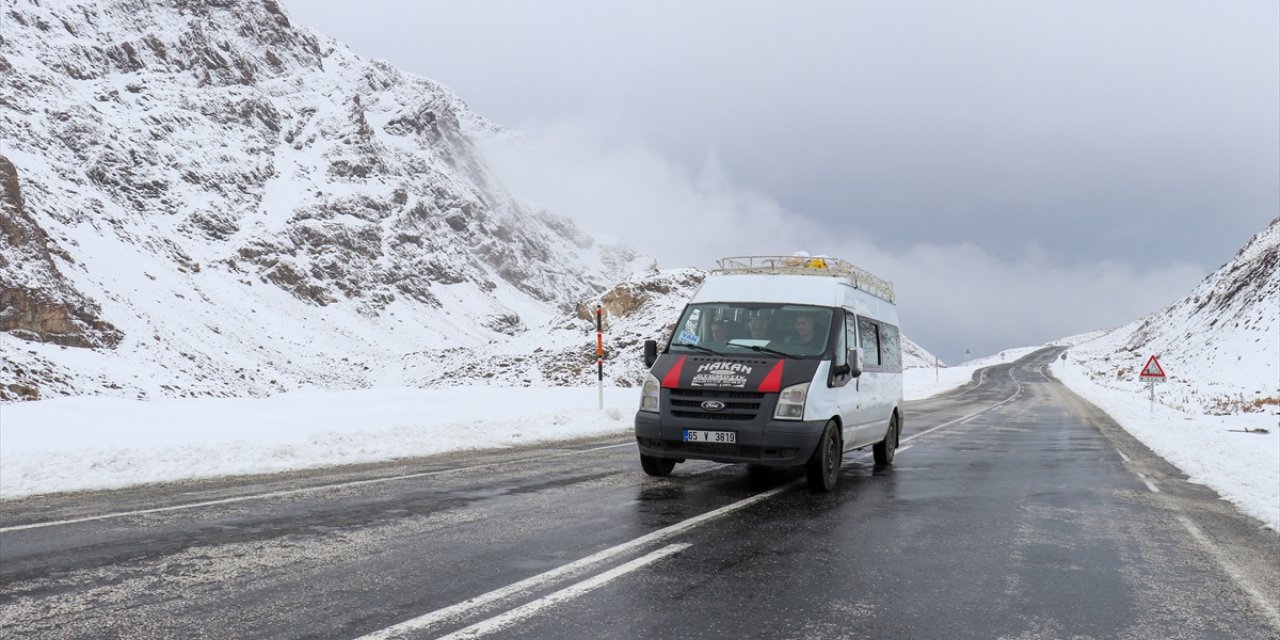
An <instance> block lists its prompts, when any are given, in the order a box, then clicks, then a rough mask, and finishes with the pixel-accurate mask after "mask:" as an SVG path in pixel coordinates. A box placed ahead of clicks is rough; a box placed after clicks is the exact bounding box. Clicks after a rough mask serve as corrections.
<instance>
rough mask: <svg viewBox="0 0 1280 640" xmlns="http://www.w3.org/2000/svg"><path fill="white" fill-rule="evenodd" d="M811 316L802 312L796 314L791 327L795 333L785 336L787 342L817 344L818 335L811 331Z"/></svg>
mask: <svg viewBox="0 0 1280 640" xmlns="http://www.w3.org/2000/svg"><path fill="white" fill-rule="evenodd" d="M813 325H814V322H813V316H811V315H809V314H807V313H802V314H800V315H798V316H796V319H795V320H794V321H792V325H791V326H792V328H793V329H795V335H792V336H787V344H795V345H800V346H805V347H816V346H818V335H817V334H816V333H814V331H813Z"/></svg>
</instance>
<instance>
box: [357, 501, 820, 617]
mask: <svg viewBox="0 0 1280 640" xmlns="http://www.w3.org/2000/svg"><path fill="white" fill-rule="evenodd" d="M799 482H800V480H799V479H797V480H792V481H791V482H788V483H786V484H784V485H782V486H778V487H774V488H772V489H770V490H768V491H765V492H763V493H757V494H756V495H754V496H751V497H749V498H743V499H742V500H739V501H737V502H734V503H731V504H727V505H725V506H723V507H720V508H719V509H715V510H712V511H708V512H706V513H704V514H702V515H698V516H694V517H692V518H689V519H687V520H682V521H680V522H677V523H675V524H673V525H669V526H666V527H663V528H662V529H658V530H657V531H653V532H651V533H647V534H645V535H643V536H640V537H639V538H635V539H634V540H631V541H629V542H624V543H622V544H620V545H617V546H615V547H609V548H608V549H605V550H603V551H599V552H596V553H594V554H592V555H589V556H587V557H585V558H582V559H581V560H575V561H573V562H570V563H569V564H566V565H561V566H559V567H556V568H555V569H551V570H550V571H546V572H544V573H540V574H538V575H536V576H533V577H530V578H525V579H524V580H521V581H520V582H515V583H512V584H509V585H507V586H505V587H502V588H500V589H494V590H493V591H490V592H488V593H484V594H481V595H478V596H476V597H474V598H471V599H468V600H464V601H462V602H459V603H458V604H455V605H451V606H448V607H445V608H443V609H437V610H435V611H432V612H430V613H425V614H423V615H420V616H418V617H416V618H413V619H411V620H406V621H404V622H401V623H399V624H397V625H394V626H391V627H387V628H386V629H383V630H381V631H376V632H374V633H371V634H369V635H365V636H360V638H357V640H384V639H386V638H392V637H395V636H396V635H397V634H400V633H403V632H406V631H410V630H421V629H425V628H428V627H431V626H433V625H436V624H438V623H440V622H444V621H446V620H450V619H454V618H459V617H461V616H464V615H466V614H468V613H470V612H471V611H472V610H474V609H479V608H481V607H484V606H487V605H489V604H492V603H493V602H496V601H498V600H501V599H503V598H508V597H511V596H514V595H517V594H519V593H522V592H525V591H529V590H531V589H535V588H537V587H540V586H543V585H545V584H547V583H550V582H554V581H556V580H559V579H561V578H563V577H565V576H567V575H571V574H574V573H577V572H580V571H583V570H585V569H586V568H587V567H590V566H591V565H595V564H599V563H601V562H604V561H606V560H608V559H610V558H613V557H614V556H617V555H619V554H623V553H627V552H629V551H634V550H635V549H638V548H640V547H644V546H646V545H651V544H654V543H657V542H660V541H662V540H665V539H667V538H670V537H672V536H674V535H677V534H680V533H684V532H685V531H688V530H690V529H692V528H694V527H697V526H699V525H703V524H706V523H708V522H710V521H712V520H715V519H717V518H721V517H723V516H726V515H728V514H730V513H733V512H734V511H738V510H739V509H742V508H744V507H748V506H751V505H753V504H756V503H757V502H763V501H765V500H768V499H769V498H772V497H773V496H776V495H778V494H779V493H782V492H783V491H785V490H787V489H789V488H791V487H792V486H794V485H796V484H797V483H799Z"/></svg>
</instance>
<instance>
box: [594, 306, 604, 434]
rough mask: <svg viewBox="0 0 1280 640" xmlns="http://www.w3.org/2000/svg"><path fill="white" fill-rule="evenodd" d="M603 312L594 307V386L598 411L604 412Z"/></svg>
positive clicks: (598, 307)
mask: <svg viewBox="0 0 1280 640" xmlns="http://www.w3.org/2000/svg"><path fill="white" fill-rule="evenodd" d="M603 315H604V311H603V310H602V309H601V308H600V305H596V386H597V388H598V390H599V392H600V410H601V411H604V320H603Z"/></svg>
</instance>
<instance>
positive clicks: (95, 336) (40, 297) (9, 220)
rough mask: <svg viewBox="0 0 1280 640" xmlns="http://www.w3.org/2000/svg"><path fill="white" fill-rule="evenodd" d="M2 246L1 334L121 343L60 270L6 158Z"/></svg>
mask: <svg viewBox="0 0 1280 640" xmlns="http://www.w3.org/2000/svg"><path fill="white" fill-rule="evenodd" d="M0 247H3V248H4V251H3V252H0V331H3V332H8V333H10V334H12V335H14V336H17V337H20V338H25V339H27V340H35V341H39V342H52V343H55V344H59V345H65V346H70V347H85V348H88V347H113V346H115V345H116V343H118V342H120V338H121V337H122V336H121V335H120V332H119V331H117V330H116V329H115V328H114V327H112V326H111V324H110V323H107V322H104V321H103V320H101V319H100V318H99V317H98V313H99V312H100V310H99V309H98V306H97V305H96V304H94V303H93V302H92V301H90V300H88V299H86V298H85V297H84V296H83V295H81V294H80V293H79V292H78V291H76V289H75V287H74V286H72V285H71V284H70V283H69V282H67V280H66V278H64V277H62V273H61V272H59V271H58V267H57V265H55V264H54V262H53V257H52V256H51V255H50V253H49V249H50V243H49V238H48V236H47V235H46V234H45V232H44V230H43V229H41V228H40V225H39V224H37V223H36V221H35V220H33V219H32V218H31V216H30V215H29V214H28V213H27V211H26V207H25V206H24V205H23V201H22V191H21V187H20V182H19V180H18V172H17V169H16V168H14V166H13V163H12V162H10V161H9V159H8V158H6V157H4V156H0ZM13 391H15V392H16V391H17V390H16V389H14V390H13Z"/></svg>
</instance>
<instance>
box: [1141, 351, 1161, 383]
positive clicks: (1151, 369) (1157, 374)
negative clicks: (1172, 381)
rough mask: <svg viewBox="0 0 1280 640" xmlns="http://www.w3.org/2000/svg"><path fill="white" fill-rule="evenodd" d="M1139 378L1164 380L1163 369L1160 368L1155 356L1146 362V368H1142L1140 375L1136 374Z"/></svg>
mask: <svg viewBox="0 0 1280 640" xmlns="http://www.w3.org/2000/svg"><path fill="white" fill-rule="evenodd" d="M1138 377H1139V378H1144V379H1145V378H1159V379H1161V380H1164V369H1162V368H1161V367H1160V361H1159V360H1156V357H1155V356H1151V359H1150V360H1147V366H1145V367H1143V368H1142V373H1140V374H1138Z"/></svg>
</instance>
